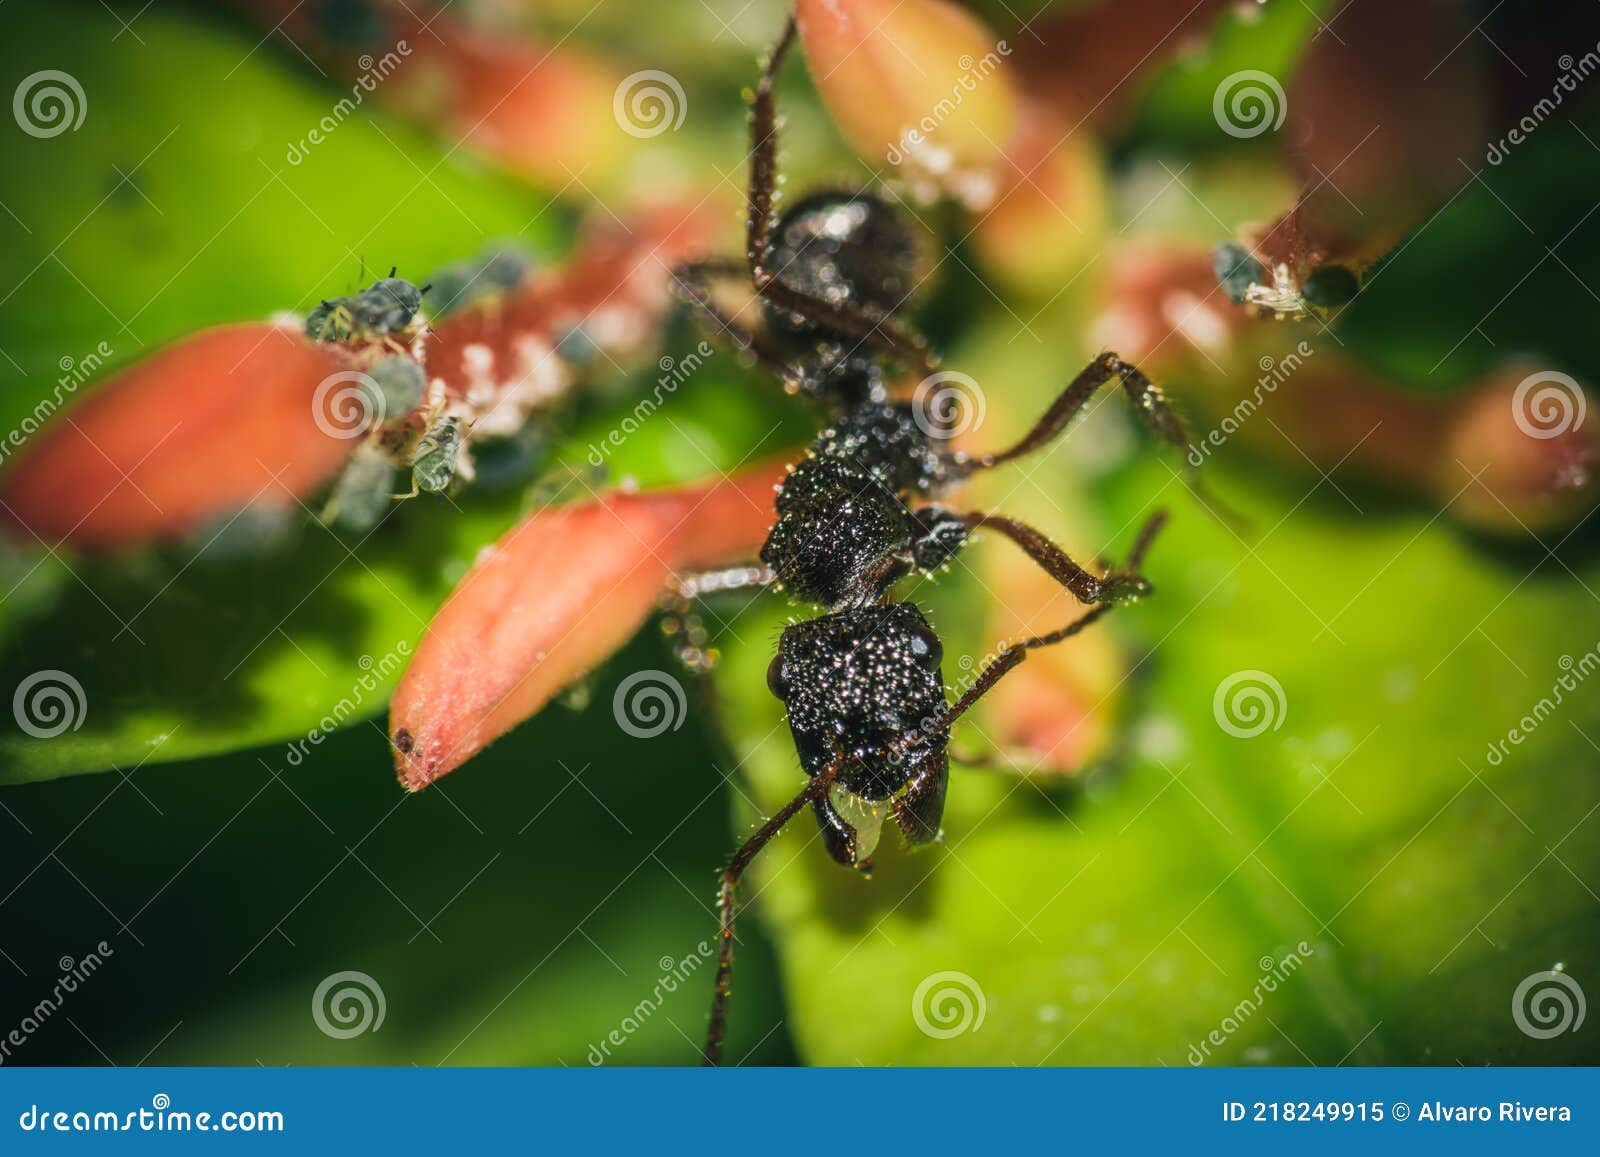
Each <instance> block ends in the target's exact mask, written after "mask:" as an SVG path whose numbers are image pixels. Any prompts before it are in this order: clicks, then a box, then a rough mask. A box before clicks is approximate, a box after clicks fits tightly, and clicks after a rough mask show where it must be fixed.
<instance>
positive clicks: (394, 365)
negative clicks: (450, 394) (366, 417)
mask: <svg viewBox="0 0 1600 1157" xmlns="http://www.w3.org/2000/svg"><path fill="white" fill-rule="evenodd" d="M367 377H368V378H369V379H370V380H371V382H372V385H373V387H374V392H375V393H376V395H377V396H376V397H375V398H373V404H374V405H375V406H376V407H377V408H378V410H377V412H378V413H379V414H382V415H383V420H384V421H385V422H395V421H399V420H400V419H401V418H403V417H405V416H406V415H407V414H409V413H410V412H411V411H412V410H414V409H416V408H417V405H418V404H419V403H420V402H421V401H422V395H423V394H424V393H426V392H427V389H428V379H427V376H426V375H425V374H424V373H423V372H422V367H421V366H420V365H418V364H417V363H416V362H415V361H414V360H412V359H411V358H408V357H406V356H405V355H404V354H394V355H392V356H390V357H386V358H384V359H383V360H382V361H380V362H379V363H378V364H377V365H375V366H373V367H372V369H371V370H370V371H369V372H368V374H367Z"/></svg>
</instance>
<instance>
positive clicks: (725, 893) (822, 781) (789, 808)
mask: <svg viewBox="0 0 1600 1157" xmlns="http://www.w3.org/2000/svg"><path fill="white" fill-rule="evenodd" d="M843 767H844V757H843V756H839V757H837V758H836V759H834V761H833V762H832V763H830V764H828V766H827V767H825V768H823V769H822V770H821V771H819V772H817V774H816V775H814V776H812V777H811V780H810V781H809V782H808V783H807V784H806V785H805V787H803V788H801V789H800V794H798V795H797V796H795V797H794V798H793V799H792V800H790V801H789V802H788V803H786V804H784V805H783V807H781V808H779V809H778V811H777V813H776V814H775V815H773V817H772V818H771V819H769V820H768V821H767V822H766V823H764V824H762V825H761V827H760V829H759V830H758V831H757V832H756V834H755V835H753V836H751V837H750V838H749V839H748V840H746V841H745V842H744V845H743V846H742V847H741V848H740V849H739V850H738V851H737V852H735V853H734V854H733V859H732V860H731V861H730V862H729V863H728V866H727V868H725V869H724V870H723V873H722V889H721V891H720V893H719V897H718V903H719V905H720V907H721V909H722V930H721V934H720V935H721V940H720V941H719V944H718V949H717V986H716V990H715V991H714V993H713V994H712V997H711V1023H710V1025H709V1026H708V1027H707V1029H706V1047H705V1051H704V1052H703V1053H702V1055H701V1059H702V1061H703V1063H705V1064H707V1065H713V1066H714V1065H719V1064H721V1063H722V1041H723V1037H724V1036H725V1035H726V1033H727V1029H728V994H729V993H730V992H731V991H732V989H733V917H734V911H735V908H736V907H737V898H736V895H735V893H736V892H737V890H738V887H739V880H740V879H741V878H742V877H743V876H744V872H745V869H746V868H748V867H749V866H750V861H751V860H753V859H755V858H756V854H757V853H758V852H760V851H761V849H762V848H764V847H766V846H767V844H768V842H769V841H771V839H772V837H773V836H775V835H777V834H778V833H779V832H780V831H781V830H783V826H784V825H785V824H786V823H788V822H789V821H790V820H792V819H794V817H795V816H796V815H797V814H798V813H799V812H800V811H801V810H802V809H803V808H805V807H806V806H807V805H808V804H811V803H814V802H815V801H817V800H819V799H824V798H826V797H827V794H828V789H829V788H830V787H832V786H833V781H834V780H835V779H837V778H838V777H839V772H840V771H841V770H842V769H843Z"/></svg>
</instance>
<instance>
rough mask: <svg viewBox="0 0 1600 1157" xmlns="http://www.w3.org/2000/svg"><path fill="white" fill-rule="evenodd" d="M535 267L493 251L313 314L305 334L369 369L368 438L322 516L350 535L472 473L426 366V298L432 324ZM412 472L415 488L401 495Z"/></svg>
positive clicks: (363, 384)
mask: <svg viewBox="0 0 1600 1157" xmlns="http://www.w3.org/2000/svg"><path fill="white" fill-rule="evenodd" d="M530 268H531V266H530V263H529V261H528V259H527V257H526V256H524V255H523V254H521V253H519V252H517V251H516V250H513V249H509V248H502V247H493V248H490V249H488V250H486V251H485V252H484V253H482V254H480V255H479V256H478V257H477V258H475V259H472V260H468V261H459V262H456V263H454V264H451V265H447V266H445V267H444V268H443V269H440V270H438V271H437V272H436V273H435V274H434V276H433V277H432V278H430V279H429V281H428V282H427V283H426V284H424V285H422V286H420V287H419V286H417V285H415V284H413V283H412V282H410V281H407V280H405V279H404V278H401V277H396V276H395V270H393V269H391V270H390V271H389V276H388V277H385V278H383V279H381V280H379V281H377V282H375V283H373V284H372V285H371V286H370V287H369V288H367V289H364V290H362V291H361V292H359V293H356V294H353V295H351V296H348V297H337V298H333V299H331V300H328V301H323V302H321V303H320V304H319V305H318V306H317V307H316V308H315V309H313V310H312V311H311V313H310V314H309V315H308V316H307V318H306V323H305V329H306V336H307V337H309V338H311V339H312V340H313V341H319V342H337V343H340V344H342V345H344V346H346V347H348V348H350V349H351V350H352V351H354V356H355V358H356V360H357V363H358V364H359V365H362V366H365V367H366V368H365V369H364V370H362V371H361V372H360V374H359V377H358V378H357V382H358V388H359V391H360V393H361V395H362V396H361V397H360V398H359V399H358V401H357V405H358V408H359V410H360V411H361V412H362V414H363V415H364V416H366V417H367V418H368V429H367V432H366V437H365V439H364V441H363V442H362V444H361V446H359V447H358V448H357V449H356V452H355V453H354V454H353V455H351V458H350V461H349V463H348V464H347V465H346V467H345V469H344V472H343V473H342V474H341V475H340V476H339V479H338V481H337V482H336V483H335V484H334V487H333V490H332V492H331V493H330V495H329V498H328V503H327V505H326V506H325V507H324V510H323V514H322V517H323V520H324V521H325V522H328V523H329V524H331V525H337V526H341V527H344V528H345V529H347V530H352V531H357V532H360V531H364V530H368V529H370V528H371V527H373V526H375V525H376V524H377V523H378V521H379V520H380V519H381V518H382V517H383V514H384V511H386V510H387V509H388V508H389V504H390V503H391V502H392V501H394V500H396V499H400V500H404V499H409V498H415V497H416V496H417V495H418V494H421V493H428V494H439V493H442V492H444V491H445V490H447V489H449V487H450V485H451V483H452V482H454V481H455V479H456V477H457V476H458V475H464V472H468V471H470V469H471V463H470V459H469V458H468V457H467V453H466V449H467V448H466V434H467V429H468V423H467V421H466V419H464V418H463V416H462V414H460V413H457V412H454V409H455V408H452V407H449V406H448V405H447V401H446V393H445V389H444V384H443V383H442V382H437V381H436V382H434V383H432V384H431V385H430V383H429V381H428V378H427V374H426V372H425V371H424V369H423V358H422V345H421V338H422V335H423V332H424V329H425V324H426V323H425V321H424V319H423V315H422V303H423V299H424V297H426V298H427V300H428V303H429V312H430V314H431V315H432V316H433V317H434V318H438V317H441V316H443V315H445V314H446V313H449V312H451V311H454V310H456V309H460V308H462V307H463V306H466V305H470V304H476V303H478V302H481V301H483V300H485V299H486V298H489V297H493V296H495V295H498V294H502V293H505V292H508V291H510V290H512V289H514V288H516V287H517V286H518V285H520V284H521V283H522V282H523V281H524V280H525V279H526V278H527V276H528V274H529V271H530ZM402 471H405V472H408V473H409V474H410V477H411V489H410V490H409V491H408V492H407V493H404V494H397V493H395V490H396V487H397V486H398V485H399V483H398V482H397V481H396V476H397V475H398V474H400V472H402Z"/></svg>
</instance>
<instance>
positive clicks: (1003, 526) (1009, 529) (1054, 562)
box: [957, 511, 1164, 603]
mask: <svg viewBox="0 0 1600 1157" xmlns="http://www.w3.org/2000/svg"><path fill="white" fill-rule="evenodd" d="M957 517H958V518H960V520H961V521H962V522H963V523H964V524H965V525H966V527H967V528H968V529H969V530H976V529H978V528H979V527H989V528H991V529H993V530H997V531H999V532H1000V533H1001V534H1003V535H1005V536H1006V537H1007V538H1009V539H1010V540H1011V541H1012V542H1014V543H1016V544H1017V545H1018V546H1020V547H1021V548H1022V550H1023V552H1024V553H1025V554H1027V556H1028V557H1029V558H1031V559H1033V561H1034V562H1036V563H1038V564H1039V566H1040V567H1042V568H1043V569H1044V571H1045V573H1047V574H1048V575H1049V576H1050V577H1051V578H1053V579H1055V580H1056V582H1058V583H1060V584H1061V585H1062V586H1064V587H1066V588H1067V590H1069V591H1071V592H1072V594H1073V596H1074V597H1075V598H1076V599H1077V600H1078V601H1079V602H1080V603H1129V602H1133V601H1134V600H1136V599H1142V598H1144V597H1145V596H1146V595H1148V594H1149V593H1150V584H1149V583H1147V582H1146V581H1145V580H1144V579H1142V578H1140V577H1139V576H1138V575H1137V574H1134V573H1132V572H1131V571H1129V570H1126V569H1124V570H1109V571H1107V573H1106V574H1104V575H1096V574H1093V573H1091V572H1090V571H1087V570H1085V569H1084V568H1083V567H1082V566H1080V565H1079V564H1078V563H1076V562H1074V561H1073V559H1072V558H1071V557H1070V556H1069V555H1068V554H1067V552H1066V551H1064V550H1062V549H1061V548H1060V547H1059V546H1057V545H1056V544H1055V543H1053V542H1051V541H1050V540H1049V539H1048V538H1046V537H1045V536H1044V535H1043V534H1041V533H1040V532H1039V531H1037V530H1035V529H1034V528H1033V527H1031V526H1029V525H1028V524H1027V523H1025V522H1018V521H1017V520H1016V519H1014V518H1007V517H1006V516H1005V515H1003V514H985V513H983V512H982V511H973V512H971V513H968V514H961V515H958V516H957ZM1160 517H1164V516H1160ZM1147 530H1148V528H1147Z"/></svg>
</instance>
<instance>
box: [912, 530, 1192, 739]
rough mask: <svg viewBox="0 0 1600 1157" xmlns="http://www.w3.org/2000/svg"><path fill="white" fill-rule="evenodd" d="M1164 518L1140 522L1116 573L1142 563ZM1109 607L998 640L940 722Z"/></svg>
mask: <svg viewBox="0 0 1600 1157" xmlns="http://www.w3.org/2000/svg"><path fill="white" fill-rule="evenodd" d="M1166 520H1167V516H1166V514H1165V512H1160V513H1157V514H1155V515H1153V516H1152V517H1151V518H1150V520H1149V521H1148V522H1146V523H1145V524H1144V527H1143V528H1142V529H1141V530H1140V531H1139V537H1138V538H1137V539H1136V540H1135V541H1134V544H1133V549H1132V550H1130V551H1129V552H1128V561H1127V563H1126V564H1124V566H1123V568H1122V570H1121V571H1120V572H1119V573H1121V574H1124V575H1134V574H1136V572H1137V571H1138V569H1139V567H1140V566H1141V565H1143V563H1144V556H1145V553H1146V552H1147V551H1148V550H1149V549H1150V544H1151V543H1152V542H1153V541H1155V537H1156V534H1157V533H1158V532H1159V531H1160V530H1161V527H1162V526H1163V524H1165V522H1166ZM1141 581H1142V580H1141ZM1111 607H1112V604H1110V603H1101V604H1100V605H1099V606H1097V607H1095V608H1093V609H1092V610H1090V611H1089V612H1087V613H1086V614H1083V615H1080V616H1079V617H1078V618H1076V619H1074V620H1073V621H1072V622H1070V623H1068V624H1067V625H1066V626H1064V627H1061V628H1059V629H1058V630H1054V631H1051V632H1049V633H1048V634H1044V635H1033V636H1031V637H1029V638H1026V639H1018V640H1017V641H1015V642H1011V643H1003V644H1001V647H1000V655H999V657H998V658H996V659H995V661H994V662H992V663H990V664H989V665H988V666H987V667H985V668H984V669H983V670H982V671H981V672H980V673H979V675H978V678H977V680H976V681H975V682H974V683H973V684H972V686H971V687H969V688H967V691H966V693H965V694H964V695H962V696H961V698H959V699H957V700H956V701H955V703H953V704H951V706H950V708H949V710H947V711H946V712H945V717H944V725H945V726H946V727H948V726H950V725H951V724H952V723H954V722H955V721H956V720H957V719H959V718H961V716H962V715H963V714H965V713H966V712H967V711H968V710H969V709H970V708H971V707H972V705H973V704H974V703H976V702H977V701H978V700H979V699H982V698H983V697H984V696H985V695H986V694H988V693H989V691H990V690H991V689H992V688H993V687H994V685H995V684H996V683H998V682H1000V680H1001V679H1002V678H1003V677H1004V676H1005V674H1006V672H1007V671H1010V670H1011V669H1012V668H1013V667H1016V666H1017V665H1018V664H1020V663H1021V662H1022V661H1023V660H1024V659H1026V658H1027V657H1028V652H1029V651H1037V650H1038V649H1039V648H1041V647H1050V646H1054V645H1055V644H1056V643H1060V642H1063V641H1065V640H1067V639H1070V638H1072V636H1073V635H1076V634H1078V633H1080V632H1081V631H1083V630H1084V629H1085V628H1087V627H1090V626H1092V625H1093V624H1094V623H1096V622H1098V621H1099V620H1100V619H1101V618H1103V617H1104V616H1105V614H1106V613H1107V612H1108V611H1110V610H1111Z"/></svg>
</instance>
